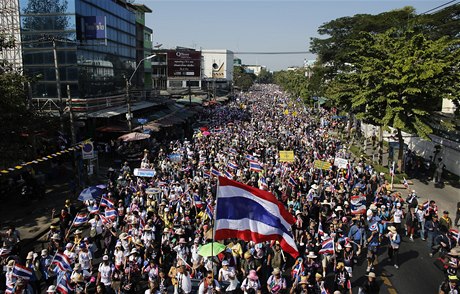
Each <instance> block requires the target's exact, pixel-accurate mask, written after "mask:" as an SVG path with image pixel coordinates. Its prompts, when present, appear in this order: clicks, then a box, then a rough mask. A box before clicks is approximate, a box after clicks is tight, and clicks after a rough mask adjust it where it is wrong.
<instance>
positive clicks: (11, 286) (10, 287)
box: [5, 284, 15, 294]
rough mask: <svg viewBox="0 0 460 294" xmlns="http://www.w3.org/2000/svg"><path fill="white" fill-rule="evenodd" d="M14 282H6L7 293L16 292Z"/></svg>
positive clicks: (12, 293)
mask: <svg viewBox="0 0 460 294" xmlns="http://www.w3.org/2000/svg"><path fill="white" fill-rule="evenodd" d="M14 291H15V289H14V284H6V289H5V294H14Z"/></svg>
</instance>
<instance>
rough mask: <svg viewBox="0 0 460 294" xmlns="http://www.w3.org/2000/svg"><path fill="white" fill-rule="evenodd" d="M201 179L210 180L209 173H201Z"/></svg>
mask: <svg viewBox="0 0 460 294" xmlns="http://www.w3.org/2000/svg"><path fill="white" fill-rule="evenodd" d="M203 178H205V179H210V178H211V174H210V173H209V172H205V171H204V172H203Z"/></svg>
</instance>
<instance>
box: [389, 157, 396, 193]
mask: <svg viewBox="0 0 460 294" xmlns="http://www.w3.org/2000/svg"><path fill="white" fill-rule="evenodd" d="M394 176H395V162H394V161H393V163H392V164H391V185H390V187H391V190H393V179H394Z"/></svg>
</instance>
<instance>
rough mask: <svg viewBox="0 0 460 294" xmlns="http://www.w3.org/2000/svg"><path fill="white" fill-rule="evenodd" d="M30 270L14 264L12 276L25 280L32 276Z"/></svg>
mask: <svg viewBox="0 0 460 294" xmlns="http://www.w3.org/2000/svg"><path fill="white" fill-rule="evenodd" d="M32 274H33V273H32V270H31V269H28V268H26V267H25V266H22V265H19V264H15V265H14V268H13V276H15V277H18V278H21V279H24V280H26V281H28V280H30V279H31V278H32Z"/></svg>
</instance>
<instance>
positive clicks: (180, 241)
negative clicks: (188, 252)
mask: <svg viewBox="0 0 460 294" xmlns="http://www.w3.org/2000/svg"><path fill="white" fill-rule="evenodd" d="M179 244H187V241H185V238H180V239H179Z"/></svg>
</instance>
